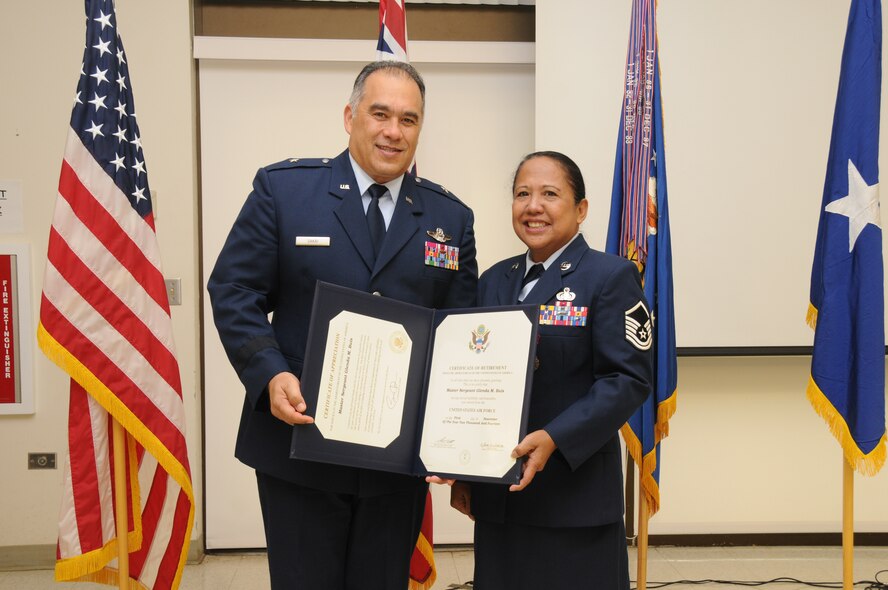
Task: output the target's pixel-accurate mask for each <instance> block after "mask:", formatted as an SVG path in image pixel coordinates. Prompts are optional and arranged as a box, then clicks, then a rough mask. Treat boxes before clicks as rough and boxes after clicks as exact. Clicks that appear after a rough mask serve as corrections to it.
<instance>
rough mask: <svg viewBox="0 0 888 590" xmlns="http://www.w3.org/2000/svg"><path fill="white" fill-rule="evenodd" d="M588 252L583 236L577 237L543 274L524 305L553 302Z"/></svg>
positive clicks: (525, 299)
mask: <svg viewBox="0 0 888 590" xmlns="http://www.w3.org/2000/svg"><path fill="white" fill-rule="evenodd" d="M588 250H589V246H588V245H587V244H586V240H584V239H583V236H582V235H579V236H577V238H576V239H575V240H574V241H573V242H571V244H570V246H568V247H567V249H566V250H565V251H564V252H562V253H561V256H559V257H558V260H556V261H555V262H553V263H552V265H551V266H549V268H547V269H546V272H544V273H543V274H542V276H541V277H540V280H539V281H537V284H536V285H534V287H533V289H531V290H530V293H528V294H527V297H525V298H524V303H525V304H527V303H532V304H537V305H544V304H546V303H548V302H549V301H551V300H552V299H553V298H554V297H555V295H557V294H558V292H559V291H561V290H562V289H563V288H564V283H565V282H566V281H567V277H568V276H569V275H570V274H571V273H573V271H575V270H576V269H577V267H578V266H579V263H580V260H581V259H582V258H583V255H584V254H585V253H586V252H588ZM516 297H517V293H516Z"/></svg>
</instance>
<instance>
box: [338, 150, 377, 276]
mask: <svg viewBox="0 0 888 590" xmlns="http://www.w3.org/2000/svg"><path fill="white" fill-rule="evenodd" d="M329 191H330V194H331V195H332V196H334V197H336V198H338V199H340V200H341V201H342V202H341V203H339V205H338V206H336V207H335V208H334V209H333V214H334V215H336V218H337V219H338V220H339V223H341V224H342V227H343V228H344V229H345V235H347V236H348V238H349V239H350V240H351V241H352V244H354V247H355V250H357V251H358V254H359V255H360V256H361V259H362V260H363V261H364V264H366V265H367V268H368V269H370V270H373V243H372V242H371V241H370V229H369V228H368V227H367V216H366V214H365V213H364V205H363V204H362V203H361V194H360V193H359V192H358V183H357V181H356V180H355V173H354V172H353V171H352V169H351V162H349V159H348V151H345V152H343V153H341V154H339V156H337V157H336V159H335V160H333V171H332V174H331V175H330V187H329Z"/></svg>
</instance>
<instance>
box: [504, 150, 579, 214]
mask: <svg viewBox="0 0 888 590" xmlns="http://www.w3.org/2000/svg"><path fill="white" fill-rule="evenodd" d="M534 158H549V159H550V160H554V161H555V162H556V163H557V164H558V165H559V166H561V169H562V170H564V173H565V175H566V176H567V184H569V185H570V188H571V189H572V190H573V193H574V203H579V202H580V201H582V200H583V199H585V198H586V183H585V182H583V173H582V172H580V167H579V166H577V164H576V162H574V161H573V160H571V159H570V158H568V157H567V156H565V155H564V154H562V153H561V152H533V153H531V154H527V155H526V156H524V158H523V159H522V160H521V162H520V163H519V164H518V168H516V169H515V175H514V176H513V177H512V192H513V193H514V192H515V181H516V180H517V179H518V173H519V172H521V167H522V166H524V163H525V162H527V161H528V160H533V159H534Z"/></svg>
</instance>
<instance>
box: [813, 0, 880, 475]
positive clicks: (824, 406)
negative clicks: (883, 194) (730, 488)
mask: <svg viewBox="0 0 888 590" xmlns="http://www.w3.org/2000/svg"><path fill="white" fill-rule="evenodd" d="M881 88H882V8H881V5H880V2H879V0H852V2H851V11H850V15H849V17H848V30H847V33H846V34H845V49H844V51H843V53H842V69H841V73H840V74H839V91H838V96H837V97H836V110H835V115H834V118H833V128H832V140H831V141H830V146H829V159H828V160H827V166H826V181H825V183H824V186H823V202H822V204H821V207H820V224H819V226H818V228H817V243H816V245H815V248H814V264H813V268H812V270H811V304H810V306H809V308H808V323H809V324H810V325H811V326H813V327H815V332H814V355H813V357H812V359H811V377H810V379H809V381H808V399H809V400H810V402H811V405H813V406H814V409H815V410H816V411H817V413H818V414H820V416H821V417H823V419H824V420H825V421H826V423H827V424H828V425H829V428H830V430H831V431H832V433H833V434H834V435H835V437H836V438H837V439H838V441H839V443H840V444H841V445H842V449H843V450H844V455H845V458H846V459H847V461H848V463H849V464H850V465H851V466H852V467H853V468H854V469H855V470H856V471H858V472H860V473H863V474H865V475H875V474H876V473H877V472H878V471H879V469H881V467H882V465H883V464H884V463H885V324H884V314H885V312H884V293H883V278H882V277H883V271H882V221H881V212H880V208H879V101H880V98H881Z"/></svg>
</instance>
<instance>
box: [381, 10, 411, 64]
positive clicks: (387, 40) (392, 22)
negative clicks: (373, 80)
mask: <svg viewBox="0 0 888 590" xmlns="http://www.w3.org/2000/svg"><path fill="white" fill-rule="evenodd" d="M376 59H378V60H381V61H382V60H392V61H409V60H408V59H407V11H406V10H405V7H404V0H379V41H378V42H377V44H376Z"/></svg>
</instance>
